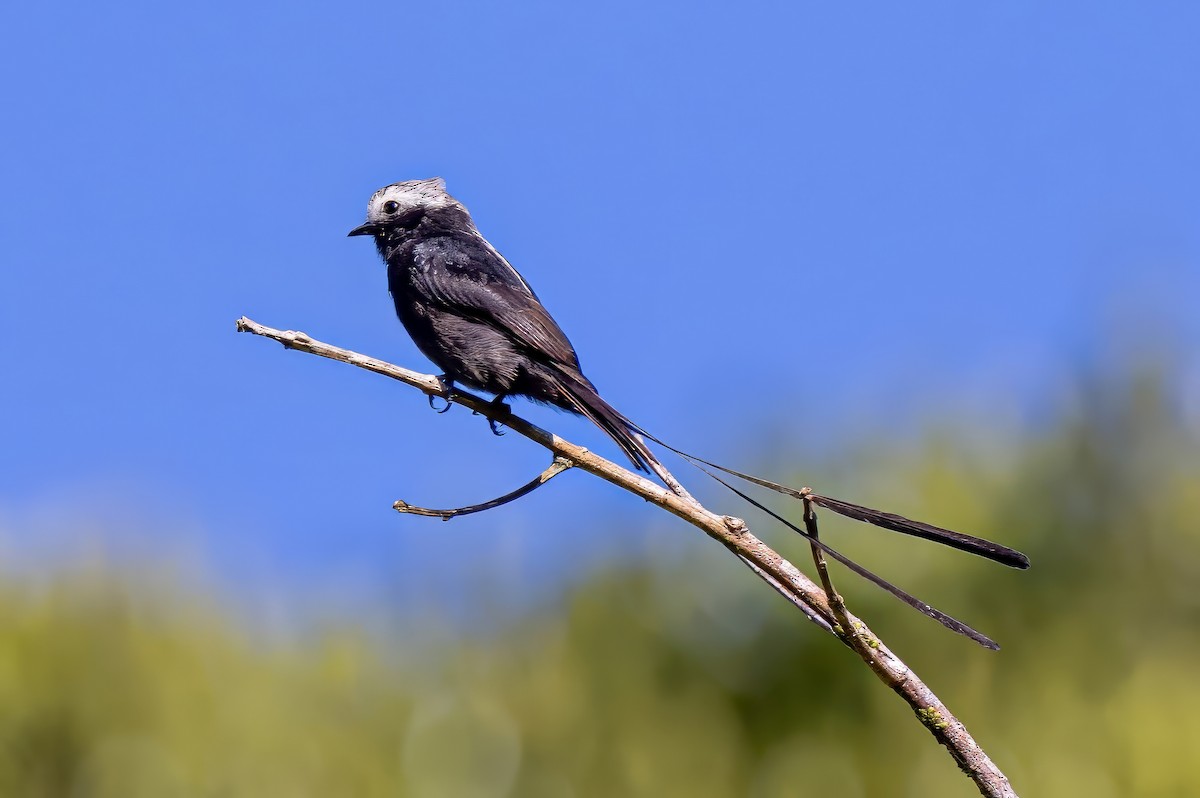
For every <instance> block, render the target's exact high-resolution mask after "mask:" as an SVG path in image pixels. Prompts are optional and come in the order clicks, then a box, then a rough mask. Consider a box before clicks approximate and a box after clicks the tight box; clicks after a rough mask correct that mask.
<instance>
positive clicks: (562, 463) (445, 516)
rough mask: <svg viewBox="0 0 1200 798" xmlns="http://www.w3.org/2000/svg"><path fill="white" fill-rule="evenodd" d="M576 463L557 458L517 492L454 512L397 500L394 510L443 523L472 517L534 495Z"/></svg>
mask: <svg viewBox="0 0 1200 798" xmlns="http://www.w3.org/2000/svg"><path fill="white" fill-rule="evenodd" d="M572 465H574V463H572V462H571V461H570V460H568V459H567V458H565V457H555V458H554V462H552V463H551V464H550V465H549V467H547V468H546V470H545V471H543V472H542V473H540V474H538V475H537V476H536V477H534V478H533V479H531V480H530V481H529V482H526V483H525V484H524V485H522V486H521V487H519V488H517V489H516V490H514V491H512V492H510V493H506V494H504V495H503V496H500V497H498V498H495V499H492V500H491V501H487V502H483V503H482V504H472V505H470V506H468V507H457V508H455V509H453V510H431V509H429V508H428V507H417V506H416V505H415V504H409V503H408V502H406V501H403V500H400V499H397V500H396V501H395V502H394V503H393V504H392V509H393V510H395V511H396V512H398V513H408V514H409V515H424V516H428V517H430V518H440V519H442V520H443V521H449V520H450V519H451V518H454V517H455V516H456V515H470V514H471V513H481V512H483V511H484V510H490V509H492V508H493V507H499V506H500V505H502V504H508V503H509V502H511V501H516V500H517V499H519V498H521V497H522V496H526V495H528V494H530V493H533V492H534V491H535V490H537V489H538V488H540V487H541V486H542V485H545V484H546V483H547V482H549V481H550V480H551V479H553V478H554V477H556V476H558V475H559V474H561V473H562V472H564V471H566V470H567V469H568V468H570V467H571V466H572Z"/></svg>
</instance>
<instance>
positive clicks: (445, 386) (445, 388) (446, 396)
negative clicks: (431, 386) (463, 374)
mask: <svg viewBox="0 0 1200 798" xmlns="http://www.w3.org/2000/svg"><path fill="white" fill-rule="evenodd" d="M437 381H438V382H439V383H441V386H442V395H441V397H438V396H437V395H436V394H432V393H431V394H429V396H428V397H427V398H428V399H429V409H430V410H432V411H433V412H435V413H437V414H438V415H441V414H442V413H445V412H446V411H447V410H449V409H450V406H451V405H453V404H454V403H453V402H451V401H450V394H451V393H452V392H453V391H454V380H452V379H449V378H447V377H446V375H445V374H442V375H441V376H439V377H438V378H437ZM438 398H440V399H441V400H442V401H443V402H445V403H446V406H445V407H443V408H441V409H440V410H439V409H438V408H437V406H436V405H434V403H433V400H434V399H438Z"/></svg>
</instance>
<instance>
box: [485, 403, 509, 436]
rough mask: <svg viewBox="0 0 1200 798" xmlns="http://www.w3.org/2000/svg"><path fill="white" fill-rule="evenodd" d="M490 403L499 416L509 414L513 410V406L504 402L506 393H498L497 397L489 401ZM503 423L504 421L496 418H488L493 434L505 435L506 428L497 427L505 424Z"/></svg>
mask: <svg viewBox="0 0 1200 798" xmlns="http://www.w3.org/2000/svg"><path fill="white" fill-rule="evenodd" d="M488 405H489V406H490V407H491V408H492V412H494V413H495V414H496V415H498V416H507V415H508V414H509V413H511V412H512V408H511V407H509V406H508V405H506V404H505V403H504V394H499V395H497V396H496V398H495V399H493V400H492V401H490V402H488ZM503 423H504V422H502V421H497V420H496V419H494V418H489V419H488V426H489V427H490V428H491V430H492V434H493V435H503V434H504V430H502V429H497V426H498V425H500V424H503Z"/></svg>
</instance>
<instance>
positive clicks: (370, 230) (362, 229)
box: [346, 222, 383, 236]
mask: <svg viewBox="0 0 1200 798" xmlns="http://www.w3.org/2000/svg"><path fill="white" fill-rule="evenodd" d="M382 232H383V228H381V227H380V226H379V225H377V224H375V223H374V222H367V223H366V224H360V225H359V226H358V227H356V228H354V229H353V230H351V231H350V232H349V233H347V234H346V235H348V236H373V235H378V234H379V233H382Z"/></svg>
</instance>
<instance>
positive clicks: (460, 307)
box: [412, 238, 579, 369]
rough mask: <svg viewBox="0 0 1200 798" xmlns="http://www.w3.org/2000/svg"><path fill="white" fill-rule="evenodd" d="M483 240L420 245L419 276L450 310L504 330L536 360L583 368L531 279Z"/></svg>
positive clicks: (428, 291) (426, 290)
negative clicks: (476, 243)
mask: <svg viewBox="0 0 1200 798" xmlns="http://www.w3.org/2000/svg"><path fill="white" fill-rule="evenodd" d="M478 241H479V242H482V244H481V245H476V246H463V244H464V242H462V241H456V242H454V244H455V245H453V246H427V247H426V246H420V247H418V251H417V252H416V253H414V254H415V255H416V260H417V268H416V269H415V270H414V273H413V275H412V279H413V281H414V282H415V283H419V284H420V287H421V288H423V289H424V293H426V294H427V295H428V296H430V297H432V298H433V299H434V300H435V301H437V302H439V303H441V304H443V305H445V306H446V307H447V308H448V309H452V310H454V311H456V312H458V313H461V314H463V315H464V316H467V317H469V318H473V319H476V320H478V321H480V322H482V323H484V324H487V325H488V326H490V327H493V328H494V329H496V330H499V331H500V332H502V333H504V334H505V335H506V336H507V337H509V338H511V339H512V340H513V341H514V342H515V343H517V344H519V345H520V346H521V347H522V348H523V349H526V350H528V353H529V354H530V355H531V356H533V357H534V359H535V360H540V361H543V362H546V361H548V362H551V363H562V364H564V365H571V366H574V367H575V368H576V369H578V368H579V357H578V356H577V355H576V354H575V348H574V347H573V346H571V342H570V341H569V340H568V339H567V336H566V334H565V333H564V332H563V331H562V328H560V327H559V326H558V323H557V322H555V321H554V319H553V318H552V317H551V316H550V313H549V312H548V311H547V310H546V308H544V307H543V306H542V303H541V302H540V301H539V300H538V298H537V296H536V295H534V293H533V291H532V289H530V288H529V286H528V284H527V283H526V282H525V280H524V279H523V278H522V277H521V275H519V274H518V273H517V271H516V269H514V268H513V267H512V266H511V265H509V263H508V261H506V260H504V258H503V257H501V256H500V255H499V254H498V253H497V252H496V250H495V249H493V248H492V247H491V245H489V244H488V243H487V242H486V241H484V240H483V239H482V238H479V239H478ZM471 243H474V242H471Z"/></svg>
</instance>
